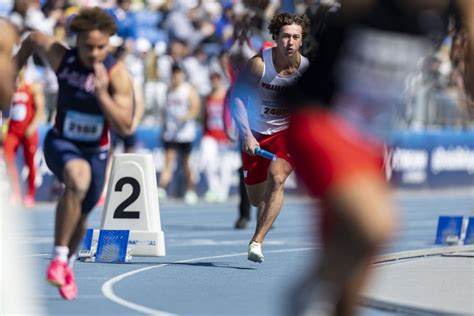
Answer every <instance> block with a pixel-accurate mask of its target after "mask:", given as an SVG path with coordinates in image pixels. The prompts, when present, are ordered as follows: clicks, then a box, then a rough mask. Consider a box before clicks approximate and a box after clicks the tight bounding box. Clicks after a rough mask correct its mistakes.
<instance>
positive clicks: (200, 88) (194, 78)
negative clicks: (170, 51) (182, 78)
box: [182, 47, 211, 100]
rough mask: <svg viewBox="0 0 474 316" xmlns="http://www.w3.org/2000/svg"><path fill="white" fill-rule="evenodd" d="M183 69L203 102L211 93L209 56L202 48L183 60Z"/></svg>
mask: <svg viewBox="0 0 474 316" xmlns="http://www.w3.org/2000/svg"><path fill="white" fill-rule="evenodd" d="M182 65H183V69H184V72H185V73H186V75H187V77H188V80H189V82H190V83H191V84H192V85H193V86H194V87H195V88H196V89H197V92H198V93H199V96H200V97H201V100H204V99H205V98H206V96H207V95H208V94H209V93H210V92H211V81H210V72H209V63H208V55H207V53H206V51H205V50H204V49H203V48H202V47H198V48H196V50H195V51H194V53H193V54H192V55H189V56H187V57H186V58H185V59H184V60H183V64H182Z"/></svg>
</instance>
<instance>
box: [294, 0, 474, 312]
mask: <svg viewBox="0 0 474 316" xmlns="http://www.w3.org/2000/svg"><path fill="white" fill-rule="evenodd" d="M472 3H473V2H472V1H465V2H463V4H464V5H466V6H470V7H469V8H467V9H465V10H463V11H461V12H463V14H466V15H467V14H470V15H471V16H470V17H469V18H468V19H466V21H469V22H470V23H472V20H473V19H474V17H473V13H474V12H473V9H474V7H473V6H472V5H473V4H472ZM455 8H456V6H455V3H454V1H448V0H429V1H416V0H373V1H352V0H343V1H341V7H340V10H339V11H338V12H337V13H334V14H332V15H330V16H329V17H328V20H327V21H326V29H325V31H323V33H322V34H320V35H321V37H320V38H319V41H318V42H319V45H318V47H319V49H318V52H317V55H316V60H315V61H314V62H313V63H311V65H310V67H309V68H308V70H307V71H306V72H305V73H304V74H303V76H302V77H301V79H300V80H299V82H298V84H297V85H295V86H294V89H293V91H292V92H291V93H288V94H287V95H286V96H285V99H286V102H287V103H288V104H290V105H291V108H292V109H293V111H292V117H291V123H290V128H289V132H288V140H289V141H288V146H289V150H290V153H291V155H292V157H293V161H294V163H295V170H296V173H297V174H298V176H299V177H300V178H301V179H302V180H303V181H304V182H305V184H306V185H307V187H308V191H309V192H310V193H311V194H312V195H313V196H315V197H317V198H319V199H320V200H321V204H320V205H321V208H322V216H321V220H320V224H321V230H319V231H321V232H322V235H323V236H322V239H323V244H324V247H323V250H322V255H321V257H320V260H319V261H318V264H316V265H314V270H313V271H311V273H310V274H309V276H306V277H305V280H304V282H303V284H301V285H300V286H299V287H298V289H296V291H295V293H294V298H293V299H292V300H289V301H292V302H295V305H293V306H292V310H291V314H292V315H353V314H354V313H355V305H356V303H357V300H358V294H359V292H360V290H361V288H362V287H363V286H364V285H365V283H366V280H367V278H368V276H369V274H370V266H371V263H372V258H373V256H374V255H376V254H377V253H378V251H379V250H380V248H381V247H382V246H383V245H384V244H385V243H386V242H388V241H389V240H390V238H391V236H392V234H393V231H394V230H395V225H396V224H395V222H396V219H395V215H394V214H395V212H394V211H393V209H394V206H393V204H392V202H391V196H390V193H391V192H390V191H391V190H390V188H389V186H388V184H387V182H386V180H385V177H384V175H383V172H382V163H383V152H382V146H381V144H382V143H383V141H384V134H386V133H387V131H390V123H391V121H392V119H393V118H394V116H393V114H394V113H395V111H394V110H396V108H397V105H399V104H402V103H403V99H402V96H403V89H404V87H405V82H406V81H405V79H406V78H407V76H408V75H409V74H410V73H411V72H412V71H414V70H416V66H417V63H418V62H419V61H420V59H421V58H423V57H425V56H427V55H428V54H429V53H430V52H431V51H433V48H434V43H435V42H436V39H439V40H440V39H441V38H442V35H443V32H446V31H447V21H448V19H447V18H446V17H447V14H446V13H447V12H449V10H450V9H455ZM451 12H452V13H456V12H455V10H454V11H451ZM458 16H459V15H458ZM466 17H467V16H466Z"/></svg>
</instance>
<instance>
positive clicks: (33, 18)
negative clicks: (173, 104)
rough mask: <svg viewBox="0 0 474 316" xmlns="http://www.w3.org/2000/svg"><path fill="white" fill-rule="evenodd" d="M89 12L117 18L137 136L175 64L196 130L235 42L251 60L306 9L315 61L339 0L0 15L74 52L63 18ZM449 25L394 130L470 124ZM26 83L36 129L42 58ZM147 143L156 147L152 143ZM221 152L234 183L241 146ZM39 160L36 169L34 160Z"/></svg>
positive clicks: (204, 1) (48, 81)
mask: <svg viewBox="0 0 474 316" xmlns="http://www.w3.org/2000/svg"><path fill="white" fill-rule="evenodd" d="M88 6H99V7H102V8H104V9H105V10H107V11H108V12H109V13H110V14H111V15H112V16H114V18H115V19H116V22H117V25H118V34H117V35H116V36H114V37H112V38H111V41H110V46H111V51H112V52H113V53H114V54H115V56H117V57H118V58H120V59H122V60H123V62H124V63H125V65H126V67H127V68H128V70H129V71H130V74H131V75H132V76H133V79H134V83H135V90H136V94H137V97H138V98H139V99H141V100H142V101H141V102H142V104H143V114H142V115H140V116H139V118H138V119H139V122H138V130H143V129H148V130H150V129H151V130H160V129H161V128H162V125H163V113H164V112H165V110H166V94H167V91H168V88H169V85H170V81H171V77H172V66H173V65H179V66H180V67H181V68H182V69H183V70H184V73H185V74H186V81H187V82H189V83H191V84H192V85H193V86H194V87H195V89H196V90H197V91H198V93H199V96H200V97H201V110H200V112H201V115H199V117H198V118H197V122H198V123H199V124H198V125H197V126H200V127H198V128H199V129H200V130H201V131H202V130H203V124H204V117H205V111H206V102H207V98H208V96H209V95H210V94H211V93H212V92H213V91H215V90H216V89H226V90H227V89H228V88H229V86H230V84H231V82H232V80H233V75H234V74H233V71H234V70H235V69H233V68H232V65H231V64H232V59H231V55H232V51H233V49H236V48H235V47H236V45H235V43H236V42H239V41H240V43H242V42H245V45H238V48H237V49H246V50H248V52H247V53H246V54H244V55H247V56H251V55H252V54H253V53H255V52H258V51H260V50H261V49H262V48H263V47H269V46H271V45H272V39H271V38H270V37H269V34H268V30H267V25H268V23H269V21H270V19H271V18H272V17H273V15H274V14H275V12H277V11H278V10H284V11H288V12H298V13H306V14H307V15H308V16H310V17H311V18H312V23H313V28H312V29H313V31H312V32H313V35H314V36H312V37H311V38H308V40H307V41H306V44H305V46H304V50H303V54H304V55H307V56H308V57H310V59H311V58H317V54H316V55H315V56H313V55H314V52H315V51H317V50H316V48H317V34H315V33H317V32H318V28H322V27H324V25H323V24H324V23H323V21H324V20H323V17H324V15H325V14H330V10H332V9H334V8H337V0H1V1H0V16H5V17H7V18H8V19H10V20H11V21H12V22H13V23H14V24H15V25H16V26H17V28H18V30H19V32H20V33H21V34H23V35H24V36H26V34H27V33H28V32H29V31H32V30H38V31H41V32H44V33H47V34H50V35H53V36H54V37H55V38H57V39H58V40H60V41H61V42H64V43H65V44H67V45H70V46H74V42H75V40H74V34H71V33H70V32H68V28H67V25H68V22H69V21H70V20H71V18H72V17H73V16H74V14H76V13H77V12H78V11H79V10H80V8H82V7H88ZM323 8H324V9H323ZM327 8H330V9H327ZM448 18H449V17H448ZM452 21H453V22H452V23H450V25H449V27H448V29H446V30H445V32H443V33H442V34H439V35H438V36H435V38H433V41H434V42H435V43H436V44H437V45H436V49H435V50H433V51H432V52H431V53H430V54H429V55H428V56H426V57H425V58H423V59H422V60H420V61H419V63H418V65H419V67H418V68H417V69H413V73H412V75H411V76H410V77H409V78H407V84H406V90H405V95H404V100H405V102H404V104H401V105H400V107H399V113H398V115H397V117H396V118H395V120H396V126H397V127H398V128H399V129H403V130H425V129H437V128H440V129H445V128H459V129H465V128H469V127H470V126H471V125H472V123H473V120H472V117H473V115H472V113H470V110H469V109H470V108H472V107H470V106H469V105H470V102H472V100H469V99H468V98H467V97H466V94H465V92H464V87H463V80H462V78H461V74H462V73H463V67H464V56H462V54H463V51H464V50H463V45H464V44H465V33H464V30H463V29H462V27H461V26H459V25H456V23H455V22H454V19H452ZM26 77H27V80H28V81H30V82H36V83H39V84H41V86H42V88H43V93H44V97H45V115H44V117H43V119H42V124H43V125H44V126H48V125H49V124H51V123H52V122H53V121H54V116H55V113H54V109H55V102H56V98H57V91H58V83H57V80H56V76H55V75H54V73H53V72H52V70H51V69H50V68H49V67H48V65H46V64H45V63H44V62H42V61H41V59H40V58H32V59H31V60H30V61H29V63H28V68H27V73H26ZM201 135H202V133H201ZM138 137H139V138H140V133H138ZM153 141H155V142H156V146H157V148H159V146H160V140H159V138H156V139H154V140H153ZM199 142H200V139H198V140H196V142H195V143H196V146H195V147H196V148H198V149H199V150H205V149H204V148H201V147H200V144H199ZM230 144H231V145H230ZM226 146H227V147H226V149H225V150H226V151H230V152H232V154H229V155H227V156H226V157H228V158H225V159H229V161H230V162H223V161H221V162H220V164H225V165H226V166H227V167H228V168H230V169H231V171H232V172H233V171H235V172H233V173H232V172H231V173H228V172H227V173H226V174H232V180H230V181H229V183H230V184H229V185H232V184H235V183H237V182H238V173H237V169H238V167H239V164H240V158H239V154H238V144H236V143H230V142H229V143H228V144H226ZM121 148H122V147H121ZM200 155H201V154H200ZM214 155H215V154H214ZM223 157H224V156H223ZM156 159H157V167H158V169H160V164H161V162H160V161H161V160H162V156H160V154H157V158H156ZM198 160H199V158H196V157H195V158H194V162H195V163H194V164H193V166H194V167H193V168H196V169H197V170H196V173H197V174H199V173H201V172H203V168H204V167H203V166H202V164H201V166H200V167H196V166H198V165H199V163H196V161H198ZM38 164H39V165H40V169H41V164H42V163H41V158H39V162H38ZM44 168H45V166H44V165H43V169H44ZM215 172H224V171H215ZM39 174H40V175H41V172H40V173H39ZM43 174H44V172H43ZM196 181H199V177H197V179H196ZM289 185H290V186H291V181H290V184H289ZM209 199H210V200H212V199H211V198H209ZM215 200H219V199H215ZM220 200H222V198H220Z"/></svg>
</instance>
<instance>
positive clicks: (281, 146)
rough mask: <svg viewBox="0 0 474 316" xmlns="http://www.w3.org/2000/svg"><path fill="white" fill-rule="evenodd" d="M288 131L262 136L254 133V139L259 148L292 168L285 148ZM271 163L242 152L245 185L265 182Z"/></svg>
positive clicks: (286, 147) (291, 161) (291, 162)
mask: <svg viewBox="0 0 474 316" xmlns="http://www.w3.org/2000/svg"><path fill="white" fill-rule="evenodd" d="M287 134H288V130H283V131H280V132H277V133H275V134H272V135H263V134H258V133H255V132H254V137H255V138H256V139H257V141H258V143H259V144H260V148H262V149H265V150H267V151H269V152H271V153H274V154H275V155H276V156H277V157H278V158H280V159H284V160H286V161H288V163H289V164H290V165H291V166H292V167H293V166H294V164H293V159H292V158H291V156H290V154H289V152H288V146H287V143H286V141H287V139H286V138H287ZM270 163H271V161H270V160H268V159H266V158H263V157H260V156H250V155H249V154H247V153H245V152H242V167H243V171H244V178H245V184H247V185H253V184H258V183H261V182H264V181H266V180H267V175H268V167H269V166H270Z"/></svg>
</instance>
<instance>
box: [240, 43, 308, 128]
mask: <svg viewBox="0 0 474 316" xmlns="http://www.w3.org/2000/svg"><path fill="white" fill-rule="evenodd" d="M262 55H263V62H264V67H263V74H262V77H261V78H260V81H259V82H258V89H257V90H258V91H257V93H254V94H251V95H249V97H248V102H247V114H248V119H249V125H250V129H251V130H252V131H255V132H257V133H260V134H264V135H272V134H274V133H276V132H279V131H282V130H285V129H287V128H288V125H289V120H290V114H289V111H288V108H287V107H286V106H284V105H283V104H281V102H279V101H278V94H279V93H280V92H281V91H282V90H283V89H285V87H289V86H291V85H293V84H296V82H297V80H298V79H299V78H300V77H301V75H302V74H303V72H304V71H305V70H306V69H307V68H308V66H309V62H308V59H307V58H306V57H304V56H303V55H301V61H300V65H299V67H298V70H297V71H295V72H294V73H293V74H291V75H288V76H281V75H279V74H278V73H277V71H276V69H275V66H274V65H273V58H272V48H268V49H266V50H264V51H263V52H262Z"/></svg>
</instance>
